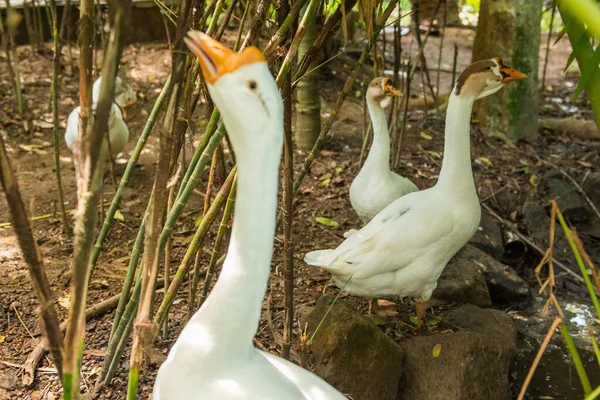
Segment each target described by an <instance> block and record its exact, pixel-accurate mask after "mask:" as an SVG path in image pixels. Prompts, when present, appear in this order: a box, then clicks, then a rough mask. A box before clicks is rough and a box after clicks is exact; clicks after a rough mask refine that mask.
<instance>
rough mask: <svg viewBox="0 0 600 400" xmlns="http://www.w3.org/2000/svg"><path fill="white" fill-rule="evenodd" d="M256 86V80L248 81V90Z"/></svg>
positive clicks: (254, 88)
mask: <svg viewBox="0 0 600 400" xmlns="http://www.w3.org/2000/svg"><path fill="white" fill-rule="evenodd" d="M257 87H258V83H256V81H254V80H251V81H248V88H249V89H250V90H256V88H257Z"/></svg>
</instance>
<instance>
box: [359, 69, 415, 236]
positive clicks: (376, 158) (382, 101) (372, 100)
mask: <svg viewBox="0 0 600 400" xmlns="http://www.w3.org/2000/svg"><path fill="white" fill-rule="evenodd" d="M399 94H400V92H399V91H397V90H396V89H395V88H394V87H393V86H392V84H391V83H390V80H389V79H388V78H381V77H380V78H375V79H373V80H372V81H371V83H370V84H369V88H368V89H367V96H366V97H367V107H368V109H369V115H370V116H371V123H372V124H373V144H372V145H371V149H370V151H369V155H368V156H367V159H366V161H365V163H364V165H363V166H362V168H361V170H360V172H359V173H358V175H357V176H356V178H354V181H352V185H350V203H351V204H352V208H354V211H356V214H358V216H359V217H360V219H361V220H362V221H363V222H364V223H367V222H369V221H370V220H371V219H373V217H374V216H376V215H377V214H378V213H379V212H380V211H381V210H383V209H384V208H385V207H387V206H388V205H389V204H390V203H391V202H393V201H394V200H397V199H399V198H400V197H402V196H404V195H406V194H408V193H411V192H415V191H417V190H419V188H418V187H417V186H416V185H415V184H414V183H412V182H411V181H410V180H408V179H406V178H404V177H402V176H400V175H398V174H396V173H395V172H393V171H391V170H390V134H389V131H388V126H387V120H386V116H385V112H384V108H386V107H387V106H388V105H389V104H390V102H391V96H397V95H399ZM351 232H352V231H351Z"/></svg>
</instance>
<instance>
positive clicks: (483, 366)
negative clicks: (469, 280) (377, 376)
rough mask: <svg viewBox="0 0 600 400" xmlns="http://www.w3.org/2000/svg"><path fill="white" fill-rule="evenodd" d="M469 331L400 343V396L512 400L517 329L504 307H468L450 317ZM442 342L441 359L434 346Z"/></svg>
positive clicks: (408, 399)
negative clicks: (493, 308) (401, 362)
mask: <svg viewBox="0 0 600 400" xmlns="http://www.w3.org/2000/svg"><path fill="white" fill-rule="evenodd" d="M449 320H451V321H452V322H453V323H454V324H456V325H464V326H465V327H467V328H468V329H469V331H460V332H454V333H450V334H444V335H432V336H417V337H414V338H411V339H408V340H406V341H404V342H402V343H401V347H402V348H403V349H404V352H405V361H404V366H403V372H402V379H401V382H400V389H399V392H398V397H397V400H422V399H427V400H473V399H485V400H508V399H509V388H508V381H509V380H508V378H509V377H508V374H509V370H510V366H511V365H512V363H513V360H514V358H515V356H516V351H517V347H516V341H517V329H516V327H515V324H514V322H513V321H512V319H511V318H510V317H509V316H508V315H506V314H504V313H503V312H501V311H497V310H489V309H486V310H484V309H481V308H479V307H475V306H472V305H465V306H463V307H461V308H459V309H457V310H454V311H453V312H452V313H450V315H449ZM439 345H441V349H440V350H441V351H440V352H439V356H438V357H437V358H435V357H434V355H433V348H434V347H435V346H438V348H439V347H440V346H439Z"/></svg>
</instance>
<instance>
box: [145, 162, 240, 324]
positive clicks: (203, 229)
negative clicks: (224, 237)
mask: <svg viewBox="0 0 600 400" xmlns="http://www.w3.org/2000/svg"><path fill="white" fill-rule="evenodd" d="M236 171H237V167H236V166H234V167H233V168H232V169H231V171H230V172H229V175H228V176H227V179H226V180H225V182H224V183H223V185H222V186H221V189H219V192H218V193H217V196H216V197H215V200H214V201H213V202H212V204H211V206H210V208H209V209H208V211H207V212H206V215H205V216H204V218H202V221H201V222H200V224H199V225H198V229H197V230H196V233H195V234H194V237H193V238H192V241H191V242H190V244H189V246H188V248H187V251H186V252H185V255H184V256H183V260H181V263H180V264H179V268H178V269H177V272H176V273H175V276H174V278H173V280H172V281H171V285H169V288H168V290H167V291H165V297H164V298H163V301H162V303H161V304H160V306H159V308H158V312H157V313H156V316H155V317H154V322H155V323H156V324H158V325H160V324H162V322H163V320H164V319H165V318H166V317H167V314H168V312H169V308H170V307H171V305H172V304H173V301H174V300H175V296H176V295H177V292H178V291H179V288H180V287H181V284H182V283H183V280H184V279H185V276H186V274H187V273H188V270H189V266H190V264H191V261H192V258H193V257H194V255H195V254H196V251H197V250H198V246H199V244H201V243H202V240H203V239H204V237H205V236H206V233H207V232H208V228H209V227H210V225H211V223H212V222H213V220H214V219H215V217H216V216H217V213H218V211H219V210H220V209H221V207H222V206H223V205H224V203H225V200H226V199H227V197H228V194H229V192H230V191H231V187H232V185H233V180H234V178H235V176H236Z"/></svg>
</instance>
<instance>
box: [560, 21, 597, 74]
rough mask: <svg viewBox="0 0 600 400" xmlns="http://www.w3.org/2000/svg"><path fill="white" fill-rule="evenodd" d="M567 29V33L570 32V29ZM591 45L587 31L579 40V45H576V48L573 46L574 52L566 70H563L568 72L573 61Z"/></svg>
mask: <svg viewBox="0 0 600 400" xmlns="http://www.w3.org/2000/svg"><path fill="white" fill-rule="evenodd" d="M565 29H566V30H567V32H569V29H568V28H567V27H565ZM589 44H590V36H589V35H588V33H587V31H584V33H583V34H582V35H581V36H580V37H579V39H578V40H577V43H576V44H575V46H573V51H572V52H571V54H569V59H568V60H567V65H566V66H565V69H564V70H563V72H565V71H566V70H567V68H569V65H571V63H572V62H573V60H575V58H576V57H577V56H578V55H579V53H580V52H581V51H582V50H583V49H585V47H586V46H588V45H589Z"/></svg>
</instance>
